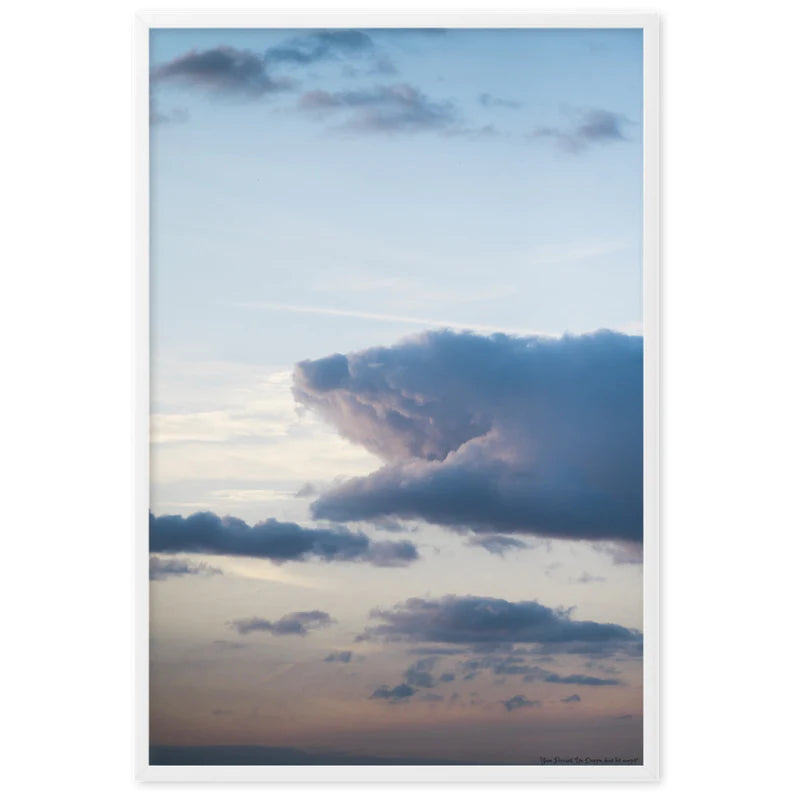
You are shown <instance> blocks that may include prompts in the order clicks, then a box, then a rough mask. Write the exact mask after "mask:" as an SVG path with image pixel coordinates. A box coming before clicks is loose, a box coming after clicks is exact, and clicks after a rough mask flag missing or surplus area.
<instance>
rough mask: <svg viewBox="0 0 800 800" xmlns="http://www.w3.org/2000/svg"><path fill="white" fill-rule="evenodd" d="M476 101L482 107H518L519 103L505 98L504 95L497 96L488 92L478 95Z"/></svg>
mask: <svg viewBox="0 0 800 800" xmlns="http://www.w3.org/2000/svg"><path fill="white" fill-rule="evenodd" d="M478 102H479V103H480V104H481V105H482V106H483V107H484V108H519V107H520V104H519V103H518V102H517V101H516V100H506V99H505V98H504V97H497V96H495V95H493V94H490V93H489V92H483V93H482V94H479V95H478Z"/></svg>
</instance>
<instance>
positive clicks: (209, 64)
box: [150, 46, 293, 98]
mask: <svg viewBox="0 0 800 800" xmlns="http://www.w3.org/2000/svg"><path fill="white" fill-rule="evenodd" d="M266 67H267V62H266V61H265V59H264V58H263V57H262V56H258V55H256V54H255V53H252V52H250V51H249V50H237V49H236V48H234V47H225V46H220V47H215V48H214V49H212V50H201V51H197V50H192V51H191V52H189V53H185V54H184V55H182V56H178V57H177V58H174V59H173V60H172V61H168V62H167V63H165V64H161V65H159V66H157V67H154V68H153V69H152V70H151V72H150V79H151V81H152V82H153V83H154V84H158V83H165V82H171V83H179V84H182V85H184V86H189V87H192V88H196V89H205V90H207V91H209V92H212V93H214V94H217V95H240V96H244V97H251V98H255V97H261V96H263V95H267V94H274V93H276V92H282V91H285V90H287V89H290V88H291V87H292V86H293V82H292V81H290V80H288V79H286V78H273V77H271V76H270V75H268V74H267V70H266Z"/></svg>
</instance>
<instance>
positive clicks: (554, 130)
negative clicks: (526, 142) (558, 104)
mask: <svg viewBox="0 0 800 800" xmlns="http://www.w3.org/2000/svg"><path fill="white" fill-rule="evenodd" d="M571 116H572V118H573V119H572V124H571V125H569V126H568V127H565V128H558V127H546V126H540V127H538V128H535V129H534V130H533V131H531V133H530V134H529V137H528V138H530V139H532V140H536V139H552V140H553V141H554V142H555V143H556V145H557V146H558V147H559V148H561V149H562V150H564V151H566V152H568V153H580V152H582V151H583V150H585V149H586V148H587V147H588V146H589V145H592V144H602V143H608V142H615V141H624V140H625V139H626V138H627V137H626V136H625V134H624V132H623V127H624V126H626V125H629V124H630V120H628V118H627V117H626V116H625V115H624V114H615V113H614V112H613V111H606V110H605V109H602V108H590V109H585V110H582V111H579V112H576V113H572V114H571Z"/></svg>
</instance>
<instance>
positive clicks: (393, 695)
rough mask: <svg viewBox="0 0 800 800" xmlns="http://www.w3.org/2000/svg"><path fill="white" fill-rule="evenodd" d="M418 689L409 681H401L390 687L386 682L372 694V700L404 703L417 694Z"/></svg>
mask: <svg viewBox="0 0 800 800" xmlns="http://www.w3.org/2000/svg"><path fill="white" fill-rule="evenodd" d="M416 693H417V690H416V689H415V688H414V687H413V686H409V685H408V684H407V683H401V684H400V685H399V686H395V687H394V688H393V689H390V688H389V687H388V686H387V685H386V684H384V685H382V686H379V687H378V688H377V689H376V690H375V691H374V692H373V693H372V694H371V695H370V698H369V699H370V700H388V701H389V702H390V703H402V702H403V701H404V700H408V698H409V697H411V696H412V695H414V694H416Z"/></svg>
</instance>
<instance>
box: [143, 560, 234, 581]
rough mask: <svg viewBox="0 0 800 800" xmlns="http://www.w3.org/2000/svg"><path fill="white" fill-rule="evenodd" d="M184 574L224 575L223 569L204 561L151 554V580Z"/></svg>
mask: <svg viewBox="0 0 800 800" xmlns="http://www.w3.org/2000/svg"><path fill="white" fill-rule="evenodd" d="M184 575H206V576H207V575H222V570H221V569H217V568H216V567H210V566H209V565H208V564H206V563H204V562H202V561H201V562H199V563H195V562H193V561H188V560H187V559H185V558H159V557H158V556H150V580H151V581H163V580H166V579H167V578H180V577H182V576H184Z"/></svg>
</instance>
